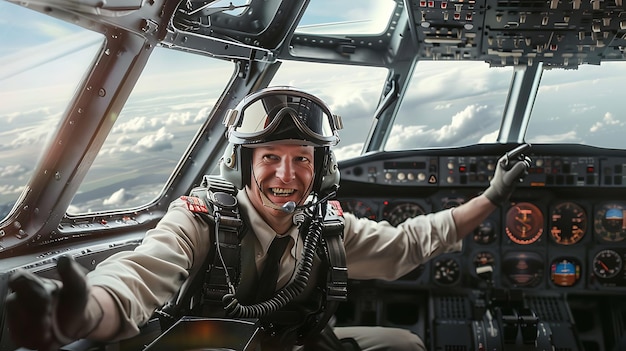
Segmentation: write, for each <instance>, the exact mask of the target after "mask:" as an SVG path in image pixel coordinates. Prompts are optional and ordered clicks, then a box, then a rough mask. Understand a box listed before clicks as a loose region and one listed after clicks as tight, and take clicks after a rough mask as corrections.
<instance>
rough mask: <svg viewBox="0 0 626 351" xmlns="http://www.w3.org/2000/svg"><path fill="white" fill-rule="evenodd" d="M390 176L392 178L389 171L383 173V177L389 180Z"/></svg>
mask: <svg viewBox="0 0 626 351" xmlns="http://www.w3.org/2000/svg"><path fill="white" fill-rule="evenodd" d="M391 178H393V175H392V174H391V173H389V172H387V173H385V179H387V180H391Z"/></svg>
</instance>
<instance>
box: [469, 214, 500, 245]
mask: <svg viewBox="0 0 626 351" xmlns="http://www.w3.org/2000/svg"><path fill="white" fill-rule="evenodd" d="M494 241H496V225H495V223H494V222H493V221H491V220H486V221H484V222H482V223H481V224H480V225H479V226H478V228H476V229H475V230H474V242H475V243H478V244H483V245H487V244H491V243H492V242H494Z"/></svg>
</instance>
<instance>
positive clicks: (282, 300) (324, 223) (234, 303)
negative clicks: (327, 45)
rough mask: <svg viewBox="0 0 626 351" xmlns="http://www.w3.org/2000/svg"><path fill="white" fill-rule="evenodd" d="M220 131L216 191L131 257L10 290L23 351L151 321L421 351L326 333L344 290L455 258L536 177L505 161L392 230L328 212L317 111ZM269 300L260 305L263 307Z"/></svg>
mask: <svg viewBox="0 0 626 351" xmlns="http://www.w3.org/2000/svg"><path fill="white" fill-rule="evenodd" d="M225 123H226V125H227V127H228V131H227V136H228V140H229V145H228V147H227V148H226V150H225V152H224V155H223V157H222V162H221V178H219V179H214V180H213V181H214V182H217V184H213V183H211V181H207V184H205V185H206V188H201V189H195V190H194V191H192V194H191V196H183V197H181V198H180V199H177V200H175V201H173V202H172V204H171V206H170V208H169V210H168V212H167V213H166V214H165V216H164V217H163V218H162V220H161V221H160V222H159V223H158V224H157V226H156V227H155V228H153V229H151V230H149V231H148V232H147V233H146V236H145V238H144V240H143V242H142V244H141V245H139V246H138V247H137V248H136V249H135V250H134V251H126V252H120V253H117V254H115V255H113V256H111V257H109V258H108V259H107V260H105V261H104V262H102V263H101V264H100V265H98V267H96V268H95V269H94V270H93V271H92V272H90V273H89V274H87V275H86V276H85V275H84V273H82V271H81V270H80V269H79V267H77V264H76V262H74V261H73V260H71V259H69V258H68V257H61V258H60V259H59V263H58V265H57V268H58V270H59V274H60V276H61V278H62V279H61V281H55V280H49V279H41V278H39V277H36V276H34V275H32V274H30V273H28V272H26V271H18V272H16V273H15V274H14V275H13V276H12V277H11V280H10V283H9V285H10V287H11V289H12V290H13V292H12V293H11V294H10V295H9V297H8V300H7V311H8V323H9V326H10V330H11V333H12V336H13V338H14V340H15V341H16V343H17V344H18V345H20V346H26V347H28V348H34V349H42V350H48V349H55V348H58V346H59V345H62V344H65V343H69V342H70V341H72V340H76V339H79V338H92V339H97V340H119V339H124V338H128V337H131V336H133V335H136V334H138V333H139V328H140V327H141V326H142V325H144V324H145V323H146V322H147V321H148V320H149V319H150V318H152V317H153V316H154V315H155V311H156V312H157V315H159V316H162V318H163V316H165V317H166V318H170V317H174V318H178V317H181V316H183V315H197V316H204V317H221V318H248V319H250V318H253V319H258V321H259V323H258V326H259V333H258V338H256V339H255V342H258V343H259V345H260V350H262V351H268V350H271V351H274V350H292V349H293V348H303V349H304V350H398V351H400V350H424V349H425V346H424V343H423V342H422V340H421V339H420V337H419V336H418V335H416V334H414V333H412V332H411V331H409V330H405V329H401V328H387V327H369V326H368V327H361V326H351V327H337V328H331V327H330V325H329V324H328V323H327V322H328V321H329V319H330V318H331V314H332V312H333V311H334V308H335V307H336V306H337V304H336V303H337V301H339V300H341V299H342V298H345V296H346V291H345V287H346V286H347V284H346V280H347V278H348V277H349V278H354V279H386V280H394V279H397V278H399V277H401V276H403V275H404V274H406V273H408V272H410V271H412V270H413V269H415V268H416V267H417V266H419V265H421V264H423V263H424V262H426V261H427V260H429V259H431V258H433V257H435V256H436V255H438V254H441V253H444V252H447V251H450V250H458V249H460V248H461V243H462V239H463V238H464V237H465V236H466V235H467V234H469V233H470V232H471V231H472V230H473V229H474V228H476V227H477V226H478V225H479V224H480V223H482V221H483V220H484V219H485V218H487V216H489V214H490V213H491V212H492V211H493V210H494V209H495V208H496V207H497V205H499V204H501V203H502V202H504V201H506V200H507V199H508V198H509V196H510V194H511V193H512V191H513V189H514V186H515V184H516V183H517V182H518V181H519V179H520V177H523V176H524V175H525V174H526V172H527V168H528V167H529V166H530V163H529V159H528V158H527V157H524V156H523V155H512V154H507V155H505V156H503V157H502V158H501V159H500V161H499V162H498V166H497V168H496V171H495V174H494V177H493V179H492V181H491V184H490V186H489V188H488V189H487V190H486V191H485V192H484V193H483V194H481V195H479V196H476V197H475V198H473V199H471V200H470V201H468V202H466V203H464V204H462V205H460V206H458V207H456V208H452V209H445V210H442V211H440V212H436V213H431V214H427V215H420V216H417V217H414V218H409V219H407V220H406V221H405V222H404V223H401V224H399V225H398V226H395V227H394V226H392V225H390V224H389V223H387V222H384V221H383V222H376V221H372V220H369V219H365V218H361V219H359V218H357V217H355V216H354V215H352V214H350V213H345V214H344V213H342V211H341V209H340V208H338V207H337V204H336V203H334V202H333V201H329V199H331V198H332V197H333V196H334V195H335V192H336V190H337V188H338V184H339V170H338V169H337V163H336V161H335V157H334V155H333V152H332V150H331V147H332V146H334V145H336V144H337V143H338V141H339V137H338V133H337V131H338V129H340V128H341V119H340V118H339V117H338V116H335V115H333V114H332V113H331V112H330V110H329V108H328V107H327V106H326V105H325V104H324V103H323V102H322V101H321V100H320V99H319V98H317V97H315V96H313V95H310V94H308V93H306V92H303V91H300V90H297V89H294V88H290V87H272V88H267V89H263V90H261V91H258V92H256V93H253V94H251V95H249V96H247V97H246V98H244V100H243V101H242V102H241V103H240V104H239V105H238V106H237V107H236V108H235V109H233V110H231V111H229V112H228V113H227V115H226V118H225ZM214 185H215V186H214ZM216 189H217V191H216ZM229 189H230V190H229ZM225 200H226V201H225ZM207 215H210V216H207ZM239 215H240V216H239ZM207 218H208V219H207ZM226 219H228V220H226ZM226 222H229V223H230V224H227V223H226ZM241 223H242V225H240V224H241ZM283 239H284V240H283ZM279 242H280V246H279V245H278V243H279ZM277 247H279V249H277V250H276V253H274V251H275V248H277ZM270 262H271V263H270ZM205 272H207V273H206V274H205ZM216 282H217V283H216ZM218 283H219V284H218ZM220 284H221V285H220ZM266 286H269V287H270V288H269V292H268V295H260V294H257V292H258V291H260V290H263V288H264V287H266ZM220 287H223V288H224V289H223V290H220V289H221V288H220ZM168 302H169V303H170V304H166V303H168ZM164 304H166V306H171V304H173V305H174V306H175V307H174V308H172V309H167V310H166V309H164V308H162V306H164ZM31 306H38V307H37V308H31ZM163 331H165V329H164V330H163ZM179 346H180V347H181V348H184V347H185V345H179ZM221 346H226V345H221Z"/></svg>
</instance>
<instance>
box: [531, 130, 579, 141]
mask: <svg viewBox="0 0 626 351" xmlns="http://www.w3.org/2000/svg"><path fill="white" fill-rule="evenodd" d="M579 140H580V138H579V137H578V136H577V135H576V132H575V131H571V132H567V133H563V134H544V135H536V136H534V137H532V139H529V142H531V143H537V144H540V143H567V142H575V141H579Z"/></svg>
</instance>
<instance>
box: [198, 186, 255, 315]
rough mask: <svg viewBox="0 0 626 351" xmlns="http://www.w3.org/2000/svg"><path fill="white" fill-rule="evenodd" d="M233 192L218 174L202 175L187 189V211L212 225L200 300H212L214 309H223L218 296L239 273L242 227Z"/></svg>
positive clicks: (228, 288) (230, 286) (229, 286)
mask: <svg viewBox="0 0 626 351" xmlns="http://www.w3.org/2000/svg"><path fill="white" fill-rule="evenodd" d="M236 194H237V188H235V186H234V185H233V184H232V183H230V182H228V181H226V180H224V179H222V178H221V177H219V176H213V175H205V176H204V178H203V180H202V184H201V186H200V187H198V188H195V189H193V190H192V191H191V193H190V198H191V199H192V202H190V201H189V200H188V208H189V209H190V210H191V211H193V212H195V213H197V214H199V215H200V216H201V217H202V218H203V219H204V220H205V221H206V222H207V223H209V225H213V226H215V229H214V230H212V231H210V233H211V241H212V242H213V248H212V251H211V252H210V254H209V257H208V261H207V263H206V270H205V276H204V280H203V284H202V303H203V304H206V303H209V304H214V305H215V306H214V307H215V309H216V310H221V309H223V306H222V304H221V299H222V297H223V296H224V295H225V294H227V293H233V291H234V286H233V282H237V281H238V279H239V274H240V248H241V246H240V240H241V235H243V232H244V231H243V230H242V228H243V221H242V219H241V216H240V213H239V207H238V203H237V198H236V197H235V195H236ZM197 199H202V200H204V201H206V202H207V206H204V207H203V206H201V205H200V206H199V205H197V204H196V203H195V201H197ZM218 302H219V303H218ZM206 307H208V306H204V308H206Z"/></svg>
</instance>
